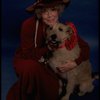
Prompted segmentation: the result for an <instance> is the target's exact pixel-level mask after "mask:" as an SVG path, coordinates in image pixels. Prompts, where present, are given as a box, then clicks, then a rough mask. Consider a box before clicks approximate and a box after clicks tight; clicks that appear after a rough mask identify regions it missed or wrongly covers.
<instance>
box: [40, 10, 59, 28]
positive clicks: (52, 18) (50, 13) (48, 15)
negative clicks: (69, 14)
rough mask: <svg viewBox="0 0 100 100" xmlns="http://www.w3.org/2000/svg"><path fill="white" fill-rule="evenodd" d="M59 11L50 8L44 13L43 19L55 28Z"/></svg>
mask: <svg viewBox="0 0 100 100" xmlns="http://www.w3.org/2000/svg"><path fill="white" fill-rule="evenodd" d="M58 15H59V14H58V10H57V9H54V8H48V9H45V10H44V11H42V14H41V16H42V19H43V21H44V22H45V23H46V24H47V25H49V26H51V27H53V26H54V25H55V24H56V23H57V22H58Z"/></svg>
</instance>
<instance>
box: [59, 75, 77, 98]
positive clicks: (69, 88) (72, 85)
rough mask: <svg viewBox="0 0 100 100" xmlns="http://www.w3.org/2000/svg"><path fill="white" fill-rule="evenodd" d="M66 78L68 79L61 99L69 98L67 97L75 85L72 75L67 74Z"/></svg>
mask: <svg viewBox="0 0 100 100" xmlns="http://www.w3.org/2000/svg"><path fill="white" fill-rule="evenodd" d="M67 80H68V83H67V87H66V95H65V96H64V97H62V99H61V100H69V97H70V95H71V94H72V93H73V90H74V87H75V77H74V76H68V77H67Z"/></svg>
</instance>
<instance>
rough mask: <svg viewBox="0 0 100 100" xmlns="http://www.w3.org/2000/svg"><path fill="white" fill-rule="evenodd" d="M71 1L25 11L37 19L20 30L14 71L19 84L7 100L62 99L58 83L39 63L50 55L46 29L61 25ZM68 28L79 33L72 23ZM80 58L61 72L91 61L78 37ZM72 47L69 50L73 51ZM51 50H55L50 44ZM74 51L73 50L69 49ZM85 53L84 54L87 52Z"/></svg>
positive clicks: (44, 1)
mask: <svg viewBox="0 0 100 100" xmlns="http://www.w3.org/2000/svg"><path fill="white" fill-rule="evenodd" d="M69 2H70V1H69V0H62V1H61V0H50V1H49V0H38V1H37V2H35V3H34V4H33V5H31V6H29V7H28V8H27V9H26V10H27V11H28V12H29V13H34V12H35V15H34V16H32V17H31V18H28V19H27V20H25V21H24V22H23V24H22V29H21V35H20V36H21V41H20V47H19V48H18V49H17V51H16V54H15V57H14V69H15V71H16V74H17V76H18V81H17V82H16V83H15V84H14V85H13V86H12V88H11V89H10V91H9V92H8V94H7V100H57V99H58V97H59V81H58V80H59V79H58V77H57V76H56V75H55V73H54V72H53V71H52V70H51V69H50V68H49V67H47V66H46V65H44V64H42V63H39V59H40V58H41V57H42V56H43V55H44V54H45V53H46V52H48V48H47V46H46V44H45V39H46V32H45V30H46V28H47V27H48V26H50V27H54V25H55V24H56V23H57V22H58V18H59V15H60V13H61V12H62V11H63V9H64V6H65V7H67V6H68V4H69ZM65 23H66V24H69V25H70V27H71V29H72V30H73V32H76V33H77V30H76V28H75V26H74V24H73V23H71V22H65ZM75 38H78V42H79V47H80V48H81V52H80V56H79V58H77V59H76V60H75V61H68V62H67V63H66V64H64V65H62V67H60V68H59V70H60V71H61V72H66V71H68V70H71V69H73V68H75V67H76V66H77V65H79V64H80V63H81V62H82V61H85V60H87V59H89V46H88V44H87V43H86V42H84V41H83V40H82V39H81V38H80V37H79V36H78V37H75ZM70 45H71V41H70V44H68V46H69V47H70ZM50 47H51V48H52V49H54V48H55V47H54V46H52V44H50ZM70 49H71V48H70ZM84 51H85V52H84Z"/></svg>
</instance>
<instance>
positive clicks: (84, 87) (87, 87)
mask: <svg viewBox="0 0 100 100" xmlns="http://www.w3.org/2000/svg"><path fill="white" fill-rule="evenodd" d="M79 89H80V92H79V93H78V95H79V96H83V95H84V94H85V93H87V92H92V91H93V89H94V85H93V84H92V81H91V80H86V81H85V82H83V83H82V84H80V87H79Z"/></svg>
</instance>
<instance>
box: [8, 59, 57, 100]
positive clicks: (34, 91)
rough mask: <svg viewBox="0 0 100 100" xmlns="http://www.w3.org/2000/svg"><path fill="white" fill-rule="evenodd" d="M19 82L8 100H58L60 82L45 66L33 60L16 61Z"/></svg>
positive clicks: (9, 93) (11, 89)
mask: <svg viewBox="0 0 100 100" xmlns="http://www.w3.org/2000/svg"><path fill="white" fill-rule="evenodd" d="M14 69H15V71H16V74H17V76H18V81H17V82H16V83H15V84H14V85H13V86H12V87H11V88H10V90H9V91H8V94H7V99H6V100H57V97H58V94H59V93H58V92H59V81H58V79H57V77H56V76H55V74H54V73H53V72H52V71H51V70H50V69H49V68H47V67H46V66H45V65H43V64H40V63H39V62H38V61H36V60H32V59H28V60H25V59H14Z"/></svg>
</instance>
